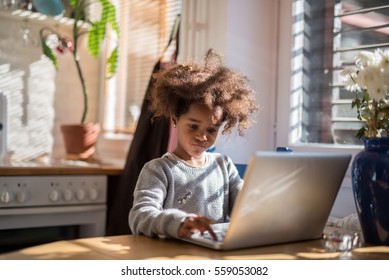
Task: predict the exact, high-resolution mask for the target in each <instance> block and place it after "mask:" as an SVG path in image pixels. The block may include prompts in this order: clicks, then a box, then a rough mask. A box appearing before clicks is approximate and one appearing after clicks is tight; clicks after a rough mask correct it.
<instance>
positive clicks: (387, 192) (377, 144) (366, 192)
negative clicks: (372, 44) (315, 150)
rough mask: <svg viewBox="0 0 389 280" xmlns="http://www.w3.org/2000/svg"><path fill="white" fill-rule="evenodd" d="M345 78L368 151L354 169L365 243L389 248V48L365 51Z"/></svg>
mask: <svg viewBox="0 0 389 280" xmlns="http://www.w3.org/2000/svg"><path fill="white" fill-rule="evenodd" d="M341 75H342V77H343V79H344V82H345V86H346V89H347V90H349V91H351V92H354V93H355V98H354V99H353V101H352V107H355V108H356V109H357V118H358V119H359V120H360V121H362V127H361V129H360V130H359V131H358V133H357V135H356V136H357V137H358V138H362V139H363V143H364V149H363V150H361V151H360V152H359V153H358V154H357V155H355V157H354V160H353V162H352V167H351V178H352V188H353V194H354V200H355V205H356V209H357V214H358V218H359V221H360V224H361V228H362V232H363V236H364V240H365V242H367V243H371V244H376V245H386V246H388V245H389V215H388V213H389V188H388V186H389V176H388V174H389V49H386V50H384V49H376V50H375V51H374V52H373V51H362V52H360V53H359V54H358V55H357V57H356V59H355V65H353V66H348V67H346V68H345V69H344V70H343V71H342V72H341Z"/></svg>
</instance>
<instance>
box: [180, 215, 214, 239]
mask: <svg viewBox="0 0 389 280" xmlns="http://www.w3.org/2000/svg"><path fill="white" fill-rule="evenodd" d="M212 223H213V222H212V221H211V220H210V219H208V218H206V217H202V216H191V217H188V218H186V219H185V221H184V222H182V224H181V225H180V227H179V229H178V236H179V237H181V238H184V237H187V236H189V235H191V234H193V233H195V232H197V231H200V233H201V235H203V234H204V232H205V231H208V232H209V234H210V235H211V236H212V238H213V239H214V240H217V237H216V234H215V233H214V232H213V230H212V228H211V224H212Z"/></svg>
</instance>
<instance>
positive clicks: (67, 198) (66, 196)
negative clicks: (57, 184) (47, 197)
mask: <svg viewBox="0 0 389 280" xmlns="http://www.w3.org/2000/svg"><path fill="white" fill-rule="evenodd" d="M72 198H73V192H72V191H71V190H64V191H63V199H64V200H65V201H70V200H72Z"/></svg>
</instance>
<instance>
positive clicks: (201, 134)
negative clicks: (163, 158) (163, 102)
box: [172, 104, 223, 166]
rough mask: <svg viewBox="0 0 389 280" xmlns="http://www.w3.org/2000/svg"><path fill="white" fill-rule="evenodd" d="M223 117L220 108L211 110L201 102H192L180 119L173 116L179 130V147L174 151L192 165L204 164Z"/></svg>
mask: <svg viewBox="0 0 389 280" xmlns="http://www.w3.org/2000/svg"><path fill="white" fill-rule="evenodd" d="M222 117H223V112H222V110H221V109H220V108H218V109H215V110H209V109H208V108H207V107H206V106H205V105H201V104H192V105H191V106H190V107H189V111H188V112H187V113H185V114H182V115H181V116H180V117H179V118H178V119H177V118H176V117H175V116H172V121H173V123H174V124H175V127H176V130H177V147H176V149H175V150H174V151H173V152H174V153H175V154H176V155H177V156H179V157H180V158H181V159H183V160H185V161H187V162H188V163H190V164H192V165H195V166H201V165H202V164H204V152H206V151H207V150H208V149H209V148H210V147H211V146H212V145H213V144H214V143H215V141H216V138H217V135H218V132H219V128H220V126H221V122H222Z"/></svg>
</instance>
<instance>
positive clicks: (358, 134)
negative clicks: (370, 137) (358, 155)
mask: <svg viewBox="0 0 389 280" xmlns="http://www.w3.org/2000/svg"><path fill="white" fill-rule="evenodd" d="M364 135H365V127H361V128H360V129H359V130H358V131H357V134H356V137H357V138H359V139H361V138H362V137H363V136H364Z"/></svg>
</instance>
